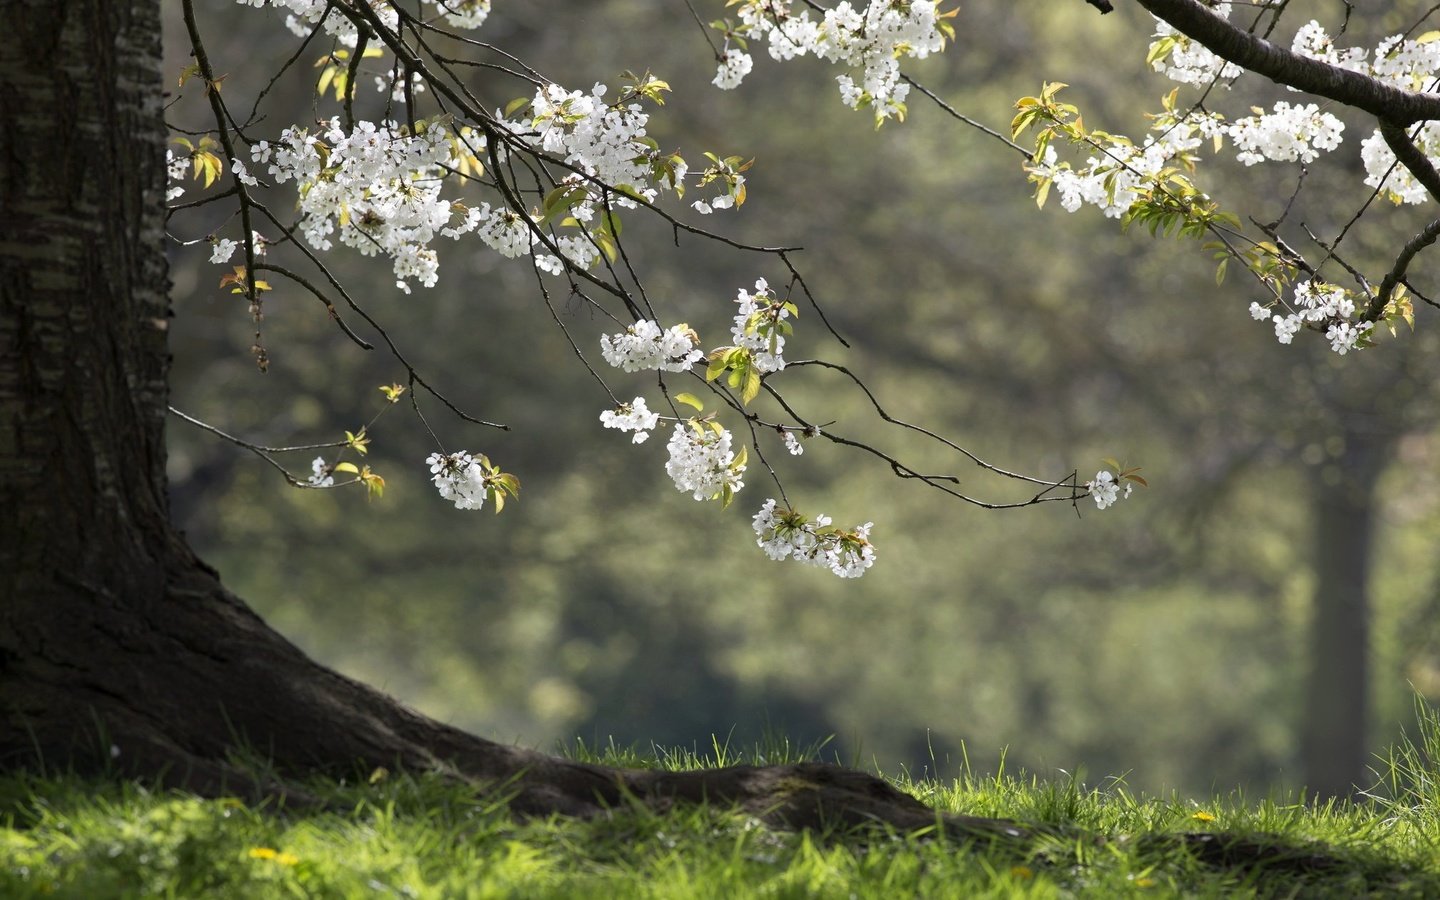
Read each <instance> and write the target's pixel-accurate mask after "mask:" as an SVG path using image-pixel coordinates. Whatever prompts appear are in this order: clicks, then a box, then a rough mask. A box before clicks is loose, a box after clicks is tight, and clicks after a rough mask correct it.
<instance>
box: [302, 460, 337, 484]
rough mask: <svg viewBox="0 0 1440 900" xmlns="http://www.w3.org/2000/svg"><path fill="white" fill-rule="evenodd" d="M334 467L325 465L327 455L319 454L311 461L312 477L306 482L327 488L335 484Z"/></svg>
mask: <svg viewBox="0 0 1440 900" xmlns="http://www.w3.org/2000/svg"><path fill="white" fill-rule="evenodd" d="M334 471H335V470H334V469H333V468H331V467H330V466H327V465H325V457H323V456H317V457H315V458H314V459H313V460H311V461H310V477H309V478H307V479H305V483H306V484H308V485H310V486H311V487H317V488H326V487H334V486H335V475H334Z"/></svg>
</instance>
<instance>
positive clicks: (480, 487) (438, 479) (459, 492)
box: [425, 451, 485, 509]
mask: <svg viewBox="0 0 1440 900" xmlns="http://www.w3.org/2000/svg"><path fill="white" fill-rule="evenodd" d="M425 462H426V464H427V465H429V466H430V480H431V481H432V482H434V484H435V489H436V490H437V491H439V492H440V496H441V497H443V498H444V499H446V500H450V501H452V502H453V503H454V504H455V508H456V509H479V508H480V507H481V506H483V505H484V504H485V470H484V469H483V468H481V466H480V463H479V461H478V460H476V459H475V458H474V457H473V456H472V455H471V454H469V453H466V452H464V451H460V452H457V453H451V454H448V455H447V454H443V453H432V454H430V455H429V456H428V457H426V459H425Z"/></svg>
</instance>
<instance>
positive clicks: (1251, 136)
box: [1225, 100, 1345, 166]
mask: <svg viewBox="0 0 1440 900" xmlns="http://www.w3.org/2000/svg"><path fill="white" fill-rule="evenodd" d="M1344 130H1345V123H1343V122H1341V121H1340V120H1339V119H1337V118H1335V117H1334V116H1332V115H1331V114H1330V113H1328V112H1321V111H1320V107H1319V106H1317V105H1316V104H1314V103H1307V104H1305V105H1303V106H1302V105H1298V104H1297V105H1295V106H1291V105H1290V104H1289V103H1286V102H1284V101H1283V100H1282V101H1280V102H1278V103H1276V104H1275V108H1274V110H1273V111H1272V112H1269V113H1263V114H1259V115H1254V116H1248V117H1246V118H1244V119H1237V120H1236V121H1235V122H1234V123H1232V124H1231V125H1230V127H1229V128H1227V129H1226V130H1225V133H1226V134H1228V135H1229V136H1230V139H1231V140H1233V141H1234V142H1235V148H1236V149H1237V150H1238V151H1239V154H1238V155H1237V156H1236V158H1237V159H1238V160H1239V161H1240V162H1242V163H1244V164H1245V165H1247V166H1252V165H1254V164H1255V163H1258V162H1262V161H1264V160H1274V161H1278V162H1294V161H1296V160H1299V161H1300V162H1302V163H1311V162H1314V161H1315V159H1316V157H1318V156H1319V155H1320V153H1321V151H1327V152H1328V151H1330V150H1334V149H1335V148H1336V147H1338V146H1340V141H1341V136H1340V134H1341V132H1342V131H1344Z"/></svg>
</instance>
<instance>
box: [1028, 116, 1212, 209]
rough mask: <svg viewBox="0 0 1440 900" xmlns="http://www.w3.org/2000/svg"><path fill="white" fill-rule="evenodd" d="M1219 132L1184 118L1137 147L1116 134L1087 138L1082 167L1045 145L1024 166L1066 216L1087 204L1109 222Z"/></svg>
mask: <svg viewBox="0 0 1440 900" xmlns="http://www.w3.org/2000/svg"><path fill="white" fill-rule="evenodd" d="M1220 129H1221V125H1220V124H1219V122H1218V120H1217V119H1215V118H1212V117H1206V116H1189V117H1186V118H1183V119H1181V120H1178V121H1171V122H1167V123H1165V124H1157V126H1156V128H1155V131H1156V132H1157V133H1156V134H1153V135H1147V136H1146V139H1145V142H1144V143H1143V144H1139V145H1136V144H1135V143H1133V142H1132V141H1130V140H1129V139H1128V138H1125V137H1123V136H1120V135H1105V136H1104V137H1103V140H1102V138H1101V137H1100V136H1098V135H1092V136H1091V138H1090V141H1091V142H1092V147H1093V148H1094V149H1095V152H1094V153H1093V154H1092V155H1091V156H1090V157H1089V158H1088V159H1086V161H1085V165H1084V166H1082V167H1080V168H1075V167H1073V166H1072V165H1071V164H1070V163H1068V162H1060V161H1059V156H1058V154H1057V153H1056V151H1055V148H1054V146H1047V147H1046V148H1045V152H1044V153H1043V154H1042V155H1041V157H1040V159H1039V160H1037V161H1032V162H1030V163H1029V164H1027V165H1026V167H1025V170H1026V171H1027V172H1028V173H1029V175H1030V180H1031V181H1034V182H1037V183H1039V184H1041V185H1042V186H1043V185H1050V186H1052V187H1053V188H1054V189H1055V191H1056V192H1057V193H1058V194H1059V196H1060V205H1061V206H1062V207H1064V209H1065V211H1066V212H1075V211H1076V210H1078V209H1079V208H1080V207H1081V206H1082V205H1084V204H1090V205H1092V206H1096V207H1099V208H1100V210H1101V211H1102V212H1104V213H1105V215H1106V216H1107V217H1108V218H1112V219H1118V218H1120V217H1121V216H1123V215H1125V213H1126V212H1128V211H1129V210H1130V208H1131V207H1132V206H1134V204H1135V203H1136V201H1138V200H1140V199H1141V196H1142V193H1143V192H1145V191H1147V190H1149V189H1151V188H1152V187H1153V186H1155V185H1156V184H1158V183H1159V182H1160V181H1161V180H1162V179H1163V178H1164V177H1165V176H1166V174H1167V172H1168V170H1169V169H1170V168H1171V167H1172V166H1173V165H1175V164H1176V163H1177V162H1178V161H1182V160H1184V159H1186V158H1187V157H1189V156H1190V155H1192V154H1193V153H1194V151H1195V150H1196V149H1197V148H1198V147H1199V146H1200V145H1201V143H1202V142H1204V141H1205V140H1213V139H1214V138H1215V136H1216V135H1217V134H1218V133H1219V131H1220Z"/></svg>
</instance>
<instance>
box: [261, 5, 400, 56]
mask: <svg viewBox="0 0 1440 900" xmlns="http://www.w3.org/2000/svg"><path fill="white" fill-rule="evenodd" d="M238 2H239V3H240V5H241V6H253V7H255V8H256V9H260V8H263V7H266V6H273V7H274V8H276V9H280V10H284V11H286V12H287V13H288V15H287V16H286V17H285V27H286V28H289V29H290V31H291V32H292V33H294V34H295V35H297V36H298V37H309V36H310V34H311V33H313V32H314V31H315V30H316V28H317V27H318V28H320V29H322V30H323V31H324V32H325V33H326V34H328V35H331V36H332V37H334V38H335V40H337V41H338V42H339V43H341V44H343V45H344V46H346V47H354V46H355V44H356V43H357V40H358V38H359V32H358V31H357V30H356V28H355V23H354V22H351V21H350V20H349V19H348V18H346V17H345V16H344V15H342V14H341V13H340V11H339V10H337V9H332V7H333V5H334V4H332V3H330V2H329V0H238ZM372 5H373V7H374V10H375V13H376V15H378V16H379V17H380V21H381V22H382V23H384V25H385V27H386V28H387V29H393V28H395V27H397V26H398V25H399V24H400V15H399V13H397V12H396V11H395V9H394V7H393V6H391V5H390V4H388V3H375V4H372Z"/></svg>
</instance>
